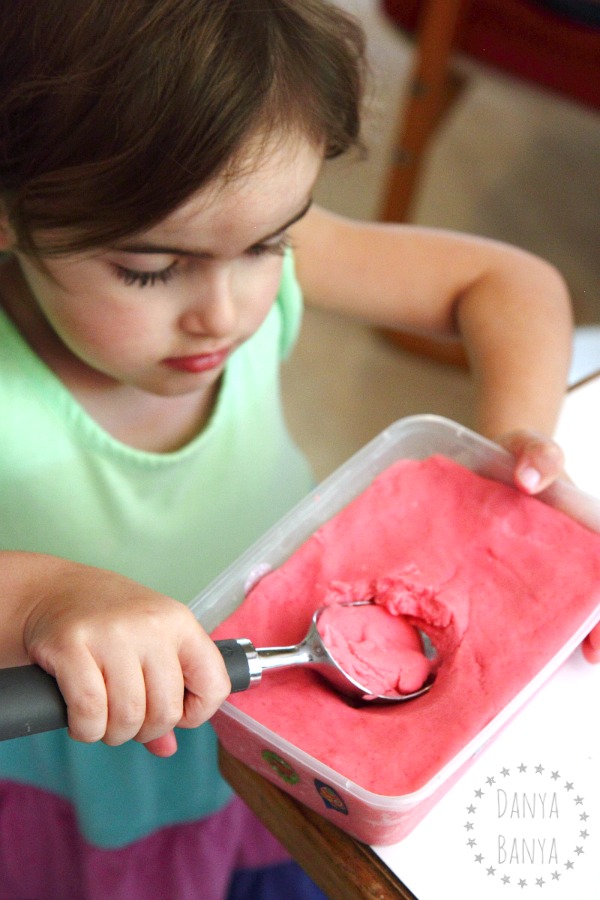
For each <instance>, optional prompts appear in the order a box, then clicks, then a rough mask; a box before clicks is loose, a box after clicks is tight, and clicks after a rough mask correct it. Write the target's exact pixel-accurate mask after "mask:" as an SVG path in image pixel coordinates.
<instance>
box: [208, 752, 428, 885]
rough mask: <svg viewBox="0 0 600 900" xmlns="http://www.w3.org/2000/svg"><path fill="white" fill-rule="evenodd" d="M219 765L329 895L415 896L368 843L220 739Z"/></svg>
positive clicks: (255, 811)
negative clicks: (234, 753)
mask: <svg viewBox="0 0 600 900" xmlns="http://www.w3.org/2000/svg"><path fill="white" fill-rule="evenodd" d="M219 767H220V769H221V774H222V775H223V777H224V778H225V780H226V781H227V782H228V783H229V784H230V785H231V787H232V788H233V789H234V791H235V792H236V794H238V796H239V797H241V798H242V800H243V801H244V802H245V803H246V804H247V805H248V806H249V807H250V809H251V810H252V811H253V812H254V813H255V814H256V815H257V816H258V818H259V819H260V820H261V821H262V822H263V823H264V825H265V826H266V827H267V828H268V829H269V831H270V832H271V833H272V834H274V835H275V837H276V838H277V839H278V840H279V841H280V842H281V843H282V844H283V846H284V847H285V848H286V849H287V850H288V852H289V853H290V854H291V855H292V856H293V858H294V859H295V860H296V862H298V863H299V865H300V866H302V868H303V869H304V871H305V872H306V873H307V874H308V875H309V876H310V877H311V878H312V880H313V881H314V882H315V884H317V885H318V886H319V887H320V888H321V890H322V891H323V892H324V893H325V894H326V895H327V897H329V898H330V900H364V898H369V900H393V898H395V900H397V898H401V900H417V898H416V897H415V895H414V894H413V893H411V891H409V890H408V888H407V887H406V886H405V885H404V884H402V882H401V881H400V880H399V879H398V878H397V876H396V875H395V874H394V873H393V872H392V870H391V869H389V868H388V866H387V865H386V864H385V863H384V862H383V860H382V859H380V857H379V856H377V854H376V853H375V852H374V851H373V850H372V849H371V847H369V846H368V845H367V844H363V843H362V842H361V841H358V840H356V839H355V838H353V837H351V836H350V835H348V834H346V833H345V832H343V831H341V830H340V829H339V828H337V826H335V825H333V824H332V823H331V822H329V821H328V820H327V819H325V818H324V817H323V816H320V815H319V814H318V813H316V812H314V811H313V810H311V809H309V808H308V807H307V806H305V805H304V804H303V803H300V802H299V801H297V800H295V799H294V798H293V797H291V796H290V795H289V794H287V793H286V792H285V791H283V790H281V789H280V788H278V787H276V785H274V784H272V783H271V782H270V781H268V780H267V779H266V778H264V777H263V776H262V775H259V774H258V773H256V772H254V771H253V770H252V769H250V768H249V767H248V766H247V765H245V763H242V762H240V760H239V759H236V758H235V757H234V756H232V755H231V753H229V752H228V751H227V750H225V748H224V747H223V746H222V745H219ZM324 860H327V865H326V866H324V864H323V861H324Z"/></svg>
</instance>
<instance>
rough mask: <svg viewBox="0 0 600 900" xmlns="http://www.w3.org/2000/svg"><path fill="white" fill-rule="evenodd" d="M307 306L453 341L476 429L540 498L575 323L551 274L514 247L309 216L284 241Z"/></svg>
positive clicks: (554, 456) (552, 461)
mask: <svg viewBox="0 0 600 900" xmlns="http://www.w3.org/2000/svg"><path fill="white" fill-rule="evenodd" d="M291 238H292V242H293V245H294V247H295V250H296V267H297V272H298V277H299V279H300V283H301V285H302V287H303V290H304V292H305V297H306V299H307V302H309V303H314V304H315V305H318V306H321V307H323V308H327V309H329V310H333V311H339V312H343V313H348V314H350V315H353V316H355V317H357V318H360V319H363V320H365V321H368V322H370V323H372V324H374V325H377V326H382V327H386V328H392V329H399V330H403V331H414V332H416V333H420V334H426V335H430V336H437V337H441V338H450V339H452V338H454V339H456V338H460V339H461V340H462V342H463V344H464V347H465V350H466V353H467V357H468V360H469V365H470V369H471V373H472V376H473V378H474V379H475V384H476V388H477V391H476V410H475V415H476V421H475V425H476V427H477V429H478V430H479V431H480V432H481V433H482V434H484V435H486V436H487V437H490V438H492V439H493V440H496V441H500V442H501V443H503V444H504V445H505V446H508V447H509V449H511V450H512V452H513V453H514V454H515V456H516V460H517V461H516V468H515V478H516V481H517V483H518V484H519V486H520V487H521V488H522V489H524V490H526V491H528V492H530V493H536V492H537V491H539V490H541V489H542V488H544V487H545V486H546V485H547V484H549V483H550V482H551V481H552V480H554V478H556V477H557V476H558V475H559V474H560V472H561V470H562V464H563V460H562V453H561V452H560V450H559V448H558V447H557V446H556V445H555V444H554V443H553V442H552V441H551V440H550V437H551V435H552V433H553V431H554V428H555V425H556V421H557V418H558V414H559V411H560V408H561V404H562V400H563V397H564V393H565V389H566V380H567V373H568V368H569V362H570V355H571V341H572V316H571V304H570V299H569V294H568V290H567V288H566V286H565V283H564V280H563V279H562V277H561V275H560V274H559V273H558V272H557V270H556V269H555V268H554V267H553V266H551V265H550V264H549V263H547V262H545V261H544V260H542V259H540V258H538V257H536V256H534V255H532V254H531V253H528V252H526V251H524V250H520V249H518V248H516V247H512V246H509V245H507V244H503V243H501V242H498V241H493V240H489V239H485V238H480V237H474V236H469V235H464V234H458V233H454V232H450V231H444V230H436V229H430V228H422V227H418V226H412V225H392V224H382V223H365V222H354V221H352V220H349V219H345V218H343V217H341V216H337V215H334V214H332V213H328V212H325V211H324V210H322V209H319V208H318V207H313V208H312V209H311V210H310V212H309V213H308V214H307V216H306V217H305V218H304V219H303V220H302V221H301V222H300V223H298V224H297V225H296V226H294V228H293V230H292V232H291Z"/></svg>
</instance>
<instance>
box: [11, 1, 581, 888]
mask: <svg viewBox="0 0 600 900" xmlns="http://www.w3.org/2000/svg"><path fill="white" fill-rule="evenodd" d="M8 6H9V4H2V6H1V7H0V53H1V59H2V75H1V79H2V81H1V83H0V249H2V250H3V251H4V260H3V263H2V267H1V269H0V415H1V422H2V427H1V429H0V547H1V548H2V551H3V552H2V553H0V583H1V587H2V591H1V595H2V610H3V612H2V627H1V629H0V658H1V659H2V663H3V664H4V665H16V664H21V663H26V662H36V663H38V664H39V665H41V666H43V667H44V668H45V669H46V670H48V671H49V672H51V673H52V674H53V675H54V676H55V677H56V678H57V679H58V683H59V685H60V688H61V691H62V692H63V695H64V697H65V699H66V701H67V704H68V710H69V733H68V734H67V733H66V732H60V731H58V732H53V733H51V734H45V735H37V736H34V737H30V738H28V739H26V740H19V741H8V742H5V743H4V744H2V745H0V778H1V779H2V781H1V783H0V787H1V792H0V830H1V831H0V833H1V840H0V898H11V900H15V898H19V900H23V898H30V900H31V898H44V900H45V898H80V897H81V898H91V897H98V898H100V897H101V898H107V897H110V898H112V900H114V898H127V900H131V898H135V897H139V898H150V897H152V898H159V897H160V898H169V900H173V898H187V897H202V898H204V900H211V898H220V897H224V896H226V894H227V891H228V890H229V889H231V891H232V892H233V893H232V896H233V895H234V894H235V892H236V891H237V894H235V895H236V896H240V893H239V892H240V890H241V888H240V883H241V882H240V881H239V880H238V882H237V883H235V882H234V883H233V887H232V886H231V885H232V882H231V876H232V872H233V870H234V869H235V868H236V867H238V868H239V867H244V866H245V867H250V866H253V865H255V864H258V863H263V864H266V863H268V862H277V861H281V860H282V859H284V857H283V855H282V854H281V852H280V851H279V849H278V848H277V846H276V845H275V843H274V842H269V838H268V837H266V836H265V834H264V832H263V831H262V829H261V828H260V826H258V824H257V823H256V822H255V821H253V820H252V819H251V818H250V816H249V814H248V812H247V811H246V810H245V808H244V807H243V806H242V805H241V804H240V803H239V802H238V801H235V800H234V801H232V800H231V794H230V791H229V789H228V787H227V786H226V785H225V784H224V782H223V781H222V780H221V779H220V777H219V774H218V769H217V765H216V741H215V737H214V733H213V732H212V730H211V728H210V725H208V724H202V723H206V722H207V720H208V719H210V717H211V715H212V714H213V712H214V711H215V710H216V709H217V707H218V706H219V705H220V704H221V703H222V701H223V700H224V698H225V697H226V695H227V693H228V690H229V687H230V686H229V681H228V678H227V675H226V673H225V670H224V667H223V665H222V661H221V657H220V655H219V653H218V652H217V651H216V649H215V647H214V646H213V644H212V642H211V641H210V640H209V638H208V636H207V635H206V634H205V633H204V632H203V630H202V628H201V627H200V625H199V624H198V623H197V622H196V621H195V619H194V618H193V616H192V615H191V613H190V612H189V610H188V609H187V608H186V606H185V604H186V603H187V602H189V601H190V600H191V599H192V598H193V597H194V596H196V595H197V594H198V592H199V591H200V590H201V589H202V587H203V586H205V585H206V584H207V583H208V582H210V581H211V580H212V579H213V578H214V577H215V576H216V575H217V574H218V573H219V572H220V571H221V570H222V569H223V568H224V567H225V566H226V565H227V564H228V563H230V562H232V561H233V560H234V559H235V558H236V557H237V556H238V555H239V554H240V553H241V552H242V551H243V550H244V549H245V548H246V547H247V546H248V545H249V544H250V543H251V542H252V541H253V540H255V539H256V538H257V537H258V536H259V535H260V534H261V533H262V532H263V531H264V530H265V529H266V528H267V527H268V526H270V525H271V524H273V523H274V522H275V521H276V520H277V519H278V518H279V517H280V516H281V515H282V514H283V513H284V512H285V511H286V510H287V509H289V508H290V507H291V506H292V505H293V504H294V503H295V502H296V501H297V500H298V499H300V498H301V497H302V496H303V495H304V494H305V493H306V491H307V490H308V489H309V487H310V486H311V476H310V473H309V470H308V467H307V465H306V463H305V461H304V459H303V458H302V456H301V455H300V453H299V452H298V450H297V449H296V448H295V447H294V445H293V444H292V442H291V440H290V438H289V436H288V434H287V431H286V428H285V425H284V421H283V416H282V412H281V409H280V401H279V387H278V369H279V365H280V361H281V359H282V358H283V357H285V356H286V354H287V353H289V351H290V349H291V347H292V345H293V343H294V340H295V338H296V334H297V331H298V328H299V322H300V315H301V303H302V300H301V289H302V291H303V292H304V294H305V296H306V297H307V298H308V299H310V301H312V302H315V303H319V304H322V305H323V306H326V307H327V308H329V309H333V310H338V311H346V312H348V313H350V314H352V315H354V316H360V317H364V318H365V319H368V320H370V321H372V322H374V323H376V324H378V325H382V326H387V327H402V328H412V329H415V330H419V331H424V332H429V333H436V334H441V335H456V334H460V335H461V336H462V338H463V340H464V343H465V346H466V348H467V351H468V354H469V358H470V362H471V367H472V371H473V377H474V378H475V380H476V383H477V389H478V415H479V426H480V429H481V431H482V432H483V433H484V434H486V435H489V436H491V437H493V438H496V439H500V438H501V439H502V440H504V442H505V443H506V444H507V446H509V447H511V449H513V451H514V452H515V480H516V482H517V484H518V485H519V486H520V487H521V488H522V489H523V490H526V491H528V492H531V493H534V492H536V491H538V490H541V489H542V488H543V487H544V486H545V485H547V484H548V483H549V482H550V481H551V480H552V479H553V478H555V477H556V476H557V474H558V473H559V470H560V468H561V456H560V452H559V451H558V449H557V448H556V447H555V446H554V445H553V444H552V443H551V441H550V440H549V439H548V438H546V437H544V435H550V434H551V433H552V429H553V427H554V424H555V420H556V417H557V413H558V410H559V406H560V403H561V398H562V394H563V391H564V385H565V378H566V372H567V368H568V360H569V347H570V312H569V302H568V297H567V293H566V290H565V287H564V284H563V282H562V280H561V278H560V276H559V275H558V274H557V273H556V272H555V271H554V269H553V268H552V267H550V266H549V265H548V264H546V263H545V262H542V261H541V260H539V259H537V258H534V257H532V256H531V255H529V254H527V253H525V252H522V251H519V250H517V249H514V248H511V247H507V246H504V245H502V244H499V243H495V242H492V241H487V240H481V239H477V238H472V237H466V236H462V235H457V234H450V233H444V232H441V231H430V230H427V229H418V228H412V227H407V226H383V225H374V224H364V223H352V222H349V221H346V220H344V219H341V218H339V217H336V216H333V215H330V214H328V213H326V212H324V211H322V210H319V209H317V208H316V207H315V206H314V205H311V193H312V190H313V186H314V184H315V181H316V179H317V177H318V174H319V170H320V168H321V164H322V161H323V160H324V159H325V158H327V157H332V156H335V155H337V154H340V153H342V152H344V151H346V150H347V149H348V148H350V147H351V146H353V145H354V144H356V143H357V142H358V140H359V105H360V95H361V84H362V69H363V63H362V41H361V35H360V31H359V29H358V28H357V26H356V25H355V24H354V23H353V22H352V21H351V20H350V19H348V18H346V17H345V16H344V15H342V14H341V13H340V12H339V11H338V10H337V9H336V8H335V7H334V6H332V5H330V4H329V3H327V2H325V0H302V2H298V0H276V2H271V0H131V2H128V3H123V2H122V0H87V3H85V4H83V5H81V4H77V3H73V2H71V0H45V2H44V3H39V2H38V0H19V3H17V4H10V9H9V8H8ZM289 245H291V246H293V248H294V250H293V252H292V250H291V249H289ZM402 389H403V386H402V385H398V390H402ZM525 429H528V431H525ZM532 432H535V433H532ZM536 433H537V434H536ZM507 435H508V437H507ZM184 688H185V694H184ZM174 726H178V727H179V731H178V737H177V741H178V743H179V748H178V750H177V752H176V753H175V752H174V751H175V749H176V742H175V735H174V732H173V728H174ZM198 726H202V727H198ZM144 744H145V745H146V747H147V748H148V749H150V750H151V751H152V753H148V752H146V749H144V746H143V745H144ZM158 757H163V758H162V759H161V758H158ZM167 757H168V758H167ZM236 884H237V886H236ZM298 884H300V881H298ZM248 891H249V892H248V896H252V897H253V898H256V897H259V896H261V895H260V890H259V888H258V887H257V886H256V883H253V887H252V888H249V889H248ZM298 891H300V888H298ZM282 894H286V895H287V896H290V897H293V896H295V895H294V893H293V890H292V889H291V888H289V886H285V887H280V889H279V892H278V893H276V896H281V895H282ZM297 896H300V893H298V894H297Z"/></svg>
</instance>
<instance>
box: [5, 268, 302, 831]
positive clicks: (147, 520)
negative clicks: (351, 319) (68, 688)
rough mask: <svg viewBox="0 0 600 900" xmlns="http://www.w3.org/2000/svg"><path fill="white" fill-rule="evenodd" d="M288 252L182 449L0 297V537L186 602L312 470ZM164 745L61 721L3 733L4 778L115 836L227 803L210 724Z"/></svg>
mask: <svg viewBox="0 0 600 900" xmlns="http://www.w3.org/2000/svg"><path fill="white" fill-rule="evenodd" d="M301 310H302V298H301V294H300V289H299V286H298V283H297V281H296V279H295V275H294V268H293V260H292V257H291V255H288V256H287V257H286V259H285V261H284V268H283V274H282V281H281V285H280V290H279V294H278V297H277V301H276V303H275V304H274V306H273V308H272V309H271V311H270V313H269V315H268V316H267V318H266V319H265V321H264V322H263V324H262V326H261V327H260V329H259V330H258V331H257V332H256V334H255V335H254V336H253V337H252V338H251V339H250V340H248V341H247V342H246V343H245V344H244V345H243V346H241V347H240V348H239V349H238V350H237V351H236V352H235V353H234V354H233V355H232V356H231V358H230V360H229V361H228V363H227V366H226V370H225V373H224V378H223V382H222V386H221V389H220V393H219V396H218V399H217V402H216V405H215V408H214V410H213V413H212V415H211V418H210V420H209V422H208V423H207V425H206V426H205V428H204V429H203V430H202V432H201V433H199V434H198V435H197V436H196V438H195V439H194V440H192V441H191V442H190V443H189V444H188V445H186V446H185V447H183V448H182V449H180V450H177V451H175V452H173V453H149V452H146V451H141V450H136V449H134V448H132V447H129V446H126V445H124V444H122V443H120V442H119V441H117V440H115V439H114V438H112V437H111V436H110V435H109V434H107V433H106V432H105V431H104V430H103V429H102V428H100V427H99V425H98V424H97V423H96V422H95V421H94V420H93V419H92V418H91V417H90V416H89V415H88V414H87V413H86V411H85V410H84V409H83V408H82V407H81V406H80V405H79V404H78V403H77V401H76V400H75V399H74V398H73V396H72V395H71V394H70V393H69V391H68V390H67V389H66V388H65V386H64V385H63V384H62V382H60V381H59V380H58V379H57V378H56V377H55V375H54V374H53V373H52V372H51V371H50V370H49V369H48V368H47V367H46V366H45V364H44V363H43V362H42V361H41V360H40V359H39V358H38V357H37V356H36V355H35V354H34V353H33V351H32V350H31V349H30V347H29V346H28V344H27V343H26V342H25V341H24V340H23V338H22V337H21V335H20V334H19V333H18V331H17V330H16V329H15V327H14V325H13V324H12V322H11V321H10V320H9V319H8V318H7V317H6V316H5V315H4V314H3V313H1V312H0V546H1V547H2V548H3V549H7V550H10V549H18V550H29V551H37V552H44V553H50V554H53V555H56V556H60V557H63V558H67V559H72V560H75V561H78V562H82V563H86V564H88V565H94V566H100V567H103V568H106V569H110V570H112V571H116V572H120V573H122V574H124V575H126V576H128V577H130V578H134V579H135V580H137V581H139V582H141V583H143V584H145V585H147V586H148V587H151V588H154V589H155V590H158V591H161V592H163V593H165V594H168V595H170V596H172V597H175V598H177V599H178V600H180V601H182V602H183V603H189V602H190V601H191V600H193V599H194V598H195V597H196V596H197V595H198V593H199V592H200V591H201V590H202V589H203V588H204V587H205V586H206V585H207V584H209V583H210V582H211V581H212V580H213V578H215V577H216V576H217V575H218V574H219V573H220V572H221V571H222V570H223V569H224V568H225V567H226V566H227V565H229V564H230V563H231V562H233V560H235V559H236V558H237V556H239V555H240V553H242V552H243V551H244V550H245V549H246V548H247V547H248V546H249V545H250V544H251V543H252V542H253V541H254V540H256V538H258V537H259V536H260V535H261V534H262V533H263V532H264V531H265V530H266V529H267V528H269V527H270V526H271V525H272V524H273V523H274V522H276V521H277V520H278V519H279V518H280V517H281V516H282V515H283V514H284V513H285V512H287V510H288V509H290V508H291V506H293V505H294V503H296V502H297V501H298V500H299V499H300V498H301V497H302V496H304V495H305V494H306V493H307V491H308V490H309V489H310V487H311V486H312V478H311V474H310V471H309V467H308V465H307V463H306V461H305V459H304V458H303V456H302V455H301V454H300V452H299V450H298V449H297V448H296V446H295V445H294V443H293V441H292V439H291V437H290V436H289V434H288V431H287V428H286V425H285V421H284V416H283V412H282V408H281V399H280V388H279V368H280V364H281V360H282V358H284V357H285V356H286V354H287V353H288V352H289V350H290V349H291V347H292V345H293V343H294V341H295V339H296V336H297V333H298V330H299V326H300V319H301ZM178 742H179V750H178V752H177V753H176V754H175V756H174V757H171V758H170V759H168V760H164V759H157V758H155V757H153V756H151V755H150V754H149V753H148V752H147V751H146V750H145V749H144V748H143V747H141V746H140V745H139V744H137V743H135V742H133V741H131V742H129V743H128V744H125V745H124V746H122V747H118V748H108V747H105V746H104V745H103V744H94V745H84V744H80V743H77V742H76V741H72V740H71V739H70V738H69V737H68V736H67V734H66V732H65V731H59V732H53V733H51V734H46V735H35V736H32V737H28V738H23V739H19V740H14V741H6V742H4V743H2V744H0V778H7V779H12V780H15V781H18V782H22V783H27V784H32V785H35V786H38V787H41V788H45V789H47V790H50V791H52V792H54V793H56V794H59V795H60V796H63V797H65V798H67V799H68V800H70V801H71V802H72V803H73V804H74V806H75V809H76V812H77V816H78V820H79V824H80V828H81V831H82V834H83V835H84V837H85V838H86V839H87V840H88V841H89V842H91V843H93V844H95V845H96V846H101V847H117V846H122V845H124V844H127V843H130V842H131V841H134V840H137V839H138V838H140V837H143V836H144V835H146V834H148V833H149V832H151V831H154V830H155V829H157V828H160V827H163V826H166V825H170V824H174V823H176V822H182V821H191V820H194V819H198V818H201V817H203V816H206V815H209V814H210V813H212V812H214V811H216V810H217V809H219V808H220V807H222V806H223V804H224V803H225V802H226V801H227V800H228V799H229V796H230V790H229V788H228V786H227V785H226V784H225V783H224V782H223V781H222V779H221V778H220V776H219V774H218V768H217V762H216V738H215V735H214V732H213V731H212V729H211V727H210V726H209V725H207V726H202V727H201V728H199V729H196V730H194V731H188V730H180V731H179V732H178Z"/></svg>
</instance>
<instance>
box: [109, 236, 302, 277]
mask: <svg viewBox="0 0 600 900" xmlns="http://www.w3.org/2000/svg"><path fill="white" fill-rule="evenodd" d="M291 246H292V242H291V240H290V238H289V237H288V236H287V235H284V236H283V237H281V238H280V239H279V240H278V241H276V242H275V243H273V244H256V246H254V247H250V248H249V249H248V250H247V251H246V254H247V255H248V256H251V257H254V258H260V257H261V256H267V255H269V254H273V255H275V256H283V255H284V253H285V251H286V250H287V249H288V248H289V247H291ZM177 263H178V261H177V260H175V262H172V263H171V265H170V266H167V268H166V269H160V270H159V271H158V272H139V271H136V270H135V269H127V268H126V267H125V266H117V267H116V269H117V275H118V277H119V278H120V279H121V280H122V281H123V282H124V283H125V284H126V285H127V287H131V286H132V285H134V284H135V285H137V286H138V287H140V288H144V287H154V285H155V284H157V283H160V284H166V283H167V281H170V280H171V278H173V277H174V275H175V274H176V268H177Z"/></svg>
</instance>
